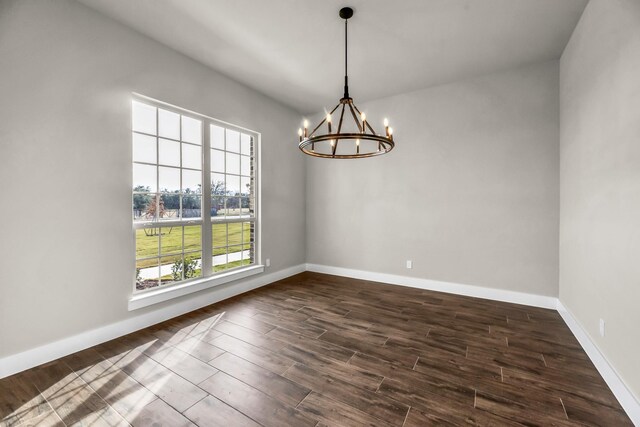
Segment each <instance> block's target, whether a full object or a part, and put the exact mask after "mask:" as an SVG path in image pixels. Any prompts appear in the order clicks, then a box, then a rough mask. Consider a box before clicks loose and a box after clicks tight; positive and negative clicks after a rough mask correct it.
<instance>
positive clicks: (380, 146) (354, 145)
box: [298, 7, 395, 159]
mask: <svg viewBox="0 0 640 427" xmlns="http://www.w3.org/2000/svg"><path fill="white" fill-rule="evenodd" d="M352 16H353V9H351V8H350V7H343V8H342V9H340V18H342V19H344V95H343V97H342V99H340V102H339V103H338V105H336V106H335V107H334V108H333V110H331V111H330V112H328V113H327V115H326V116H325V117H324V118H323V119H322V121H321V122H320V123H319V124H318V125H317V126H316V127H315V128H314V129H313V130H312V131H311V132H310V133H309V122H308V121H307V120H305V121H304V127H303V128H300V129H298V136H299V138H300V143H299V144H298V148H300V150H302V152H303V153H305V154H308V155H310V156H314V157H323V158H329V159H361V158H365V157H373V156H379V155H381V154H386V153H388V152H389V151H391V150H392V149H393V147H394V145H395V143H394V142H393V129H392V128H390V127H389V122H388V120H387V119H384V130H385V134H384V135H379V134H377V133H376V132H375V131H374V130H373V128H372V127H371V125H370V124H369V121H368V120H367V116H366V115H365V113H363V112H361V111H360V110H359V109H358V107H356V104H355V103H354V102H353V98H351V97H350V96H349V77H348V73H347V59H348V56H347V23H348V21H349V18H351V17H352ZM338 109H340V112H339V115H340V118H339V120H338V126H337V129H336V130H335V132H332V126H331V124H332V121H333V119H332V116H333V114H334V113H336V112H337V111H338ZM345 113H346V117H345ZM325 123H326V129H327V133H322V127H323V125H324V124H325Z"/></svg>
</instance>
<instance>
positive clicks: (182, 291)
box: [128, 93, 264, 310]
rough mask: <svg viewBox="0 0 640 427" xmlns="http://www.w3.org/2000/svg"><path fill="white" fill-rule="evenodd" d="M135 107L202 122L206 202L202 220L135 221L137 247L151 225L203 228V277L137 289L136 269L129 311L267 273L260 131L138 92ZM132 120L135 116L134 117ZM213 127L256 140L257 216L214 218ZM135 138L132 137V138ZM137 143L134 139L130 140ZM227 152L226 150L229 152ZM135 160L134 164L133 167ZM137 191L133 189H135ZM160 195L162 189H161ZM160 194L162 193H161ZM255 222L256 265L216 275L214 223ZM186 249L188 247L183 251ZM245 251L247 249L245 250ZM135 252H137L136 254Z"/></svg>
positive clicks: (134, 95)
mask: <svg viewBox="0 0 640 427" xmlns="http://www.w3.org/2000/svg"><path fill="white" fill-rule="evenodd" d="M131 101H132V102H131V105H132V106H133V102H134V101H137V102H141V103H143V104H147V105H150V106H153V107H156V108H162V109H164V110H168V111H171V112H174V113H177V114H181V115H183V116H186V117H191V118H193V119H197V120H200V121H201V122H202V156H203V165H202V171H201V172H202V201H201V217H200V218H199V219H189V220H184V219H177V220H162V221H145V222H133V218H132V222H133V227H132V228H133V230H132V234H133V239H132V240H133V245H134V248H135V244H136V241H135V239H136V230H138V229H143V228H148V227H149V226H162V227H170V226H172V225H173V226H176V227H177V226H180V227H182V226H189V225H200V226H201V227H202V233H201V236H202V242H201V243H202V261H201V262H202V266H201V271H202V276H201V277H198V278H194V279H186V280H182V281H179V282H175V283H171V284H167V285H161V286H158V287H155V288H150V289H146V290H137V289H136V285H135V281H136V280H135V266H134V268H133V274H132V276H133V280H132V287H133V291H132V295H131V297H130V298H129V304H128V308H129V310H135V309H138V308H142V307H147V306H149V305H152V304H157V303H160V302H163V301H167V300H170V299H173V298H178V297H181V296H184V295H188V294H191V293H193V292H198V291H201V290H204V289H208V288H211V287H214V286H218V285H222V284H225V283H228V282H231V281H234V280H238V279H242V278H246V277H249V276H252V275H255V274H259V273H262V272H264V265H262V262H261V260H262V258H261V252H262V251H261V246H262V245H261V242H262V238H261V237H262V236H261V217H262V215H261V211H260V209H261V200H260V199H261V186H260V170H261V167H260V158H261V156H260V148H261V135H260V133H259V132H256V131H253V130H251V129H247V128H243V127H240V126H236V125H233V124H231V123H227V122H224V121H221V120H218V119H215V118H213V117H209V116H205V115H203V114H199V113H195V112H193V111H190V110H186V109H184V108H180V107H176V106H174V105H171V104H167V103H165V102H162V101H158V100H155V99H152V98H149V97H147V96H144V95H140V94H137V93H134V94H133V95H132V99H131ZM130 117H133V115H132V114H131V115H130ZM210 124H213V125H216V126H220V127H222V128H225V129H230V130H234V131H237V132H241V133H244V134H248V135H250V136H251V137H253V169H254V170H253V186H254V187H253V189H254V202H253V203H254V215H253V217H240V218H234V217H226V218H215V219H211V215H210V213H211V161H210V156H211V138H210V126H209V125H210ZM130 130H131V131H130V135H133V123H131V129H130ZM130 138H131V137H130ZM130 141H131V143H133V141H132V138H131V139H130ZM225 153H226V150H225ZM133 164H134V163H133V161H132V162H131V165H133ZM132 188H133V186H132ZM157 191H158V192H159V191H160V189H159V188H158V189H157ZM158 194H159V193H158ZM238 222H240V223H244V222H253V223H254V263H253V264H251V265H248V266H239V267H236V268H233V269H229V270H223V271H221V272H217V273H214V271H213V265H212V258H213V241H212V240H213V239H212V229H213V224H214V223H215V224H220V223H222V224H230V223H238ZM183 250H184V248H183ZM243 250H244V249H243ZM134 252H135V251H134Z"/></svg>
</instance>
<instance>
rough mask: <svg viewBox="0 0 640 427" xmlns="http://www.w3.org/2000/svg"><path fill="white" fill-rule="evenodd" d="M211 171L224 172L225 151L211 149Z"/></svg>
mask: <svg viewBox="0 0 640 427" xmlns="http://www.w3.org/2000/svg"><path fill="white" fill-rule="evenodd" d="M211 171H212V172H224V151H220V150H211Z"/></svg>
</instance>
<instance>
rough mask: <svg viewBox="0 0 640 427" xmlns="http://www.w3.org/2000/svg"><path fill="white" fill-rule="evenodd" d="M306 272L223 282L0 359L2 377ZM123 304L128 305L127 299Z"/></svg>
mask: <svg viewBox="0 0 640 427" xmlns="http://www.w3.org/2000/svg"><path fill="white" fill-rule="evenodd" d="M303 271H305V265H304V264H300V265H296V266H293V267H289V268H285V269H283V270H279V271H275V272H273V273H267V274H261V275H260V276H257V277H254V278H251V279H249V280H244V281H242V282H240V283H229V284H224V285H220V286H217V287H215V288H213V289H211V291H210V292H206V293H202V295H200V294H194V295H193V296H192V297H190V298H188V299H185V300H182V301H180V302H176V303H175V304H172V305H169V306H166V307H162V308H158V309H156V310H153V311H149V312H147V313H144V314H140V315H137V316H133V317H131V318H128V319H126V320H122V321H120V322H116V323H111V324H109V325H105V326H102V327H99V328H96V329H93V330H90V331H86V332H82V333H79V334H77V335H73V336H70V337H68V338H64V339H61V340H59V341H54V342H52V343H49V344H45V345H42V346H40V347H36V348H33V349H30V350H26V351H23V352H21V353H18V354H13V355H11V356H7V357H4V358H2V359H0V378H4V377H8V376H9V375H13V374H15V373H18V372H21V371H24V370H25V369H29V368H33V367H34V366H38V365H41V364H43V363H46V362H50V361H52V360H55V359H58V358H60V357H64V356H66V355H68V354H71V353H75V352H77V351H80V350H84V349H85V348H88V347H92V346H94V345H97V344H100V343H103V342H105V341H109V340H112V339H114V338H118V337H121V336H123V335H126V334H129V333H131V332H135V331H137V330H140V329H143V328H146V327H149V326H151V325H155V324H156V323H160V322H163V321H165V320H168V319H171V318H173V317H176V316H180V315H181V314H185V313H188V312H190V311H193V310H197V309H199V308H202V307H205V306H207V305H210V304H213V303H216V302H218V301H222V300H224V299H227V298H231V297H232V296H235V295H239V294H241V293H244V292H248V291H250V290H252V289H256V288H259V287H261V286H265V285H268V284H269V283H272V282H275V281H278V280H281V279H284V278H286V277H289V276H293V275H294V274H298V273H302V272H303ZM123 304H126V301H125V302H123Z"/></svg>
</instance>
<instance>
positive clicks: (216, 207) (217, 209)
mask: <svg viewBox="0 0 640 427" xmlns="http://www.w3.org/2000/svg"><path fill="white" fill-rule="evenodd" d="M218 216H224V196H213V197H212V198H211V217H212V218H213V217H218Z"/></svg>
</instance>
